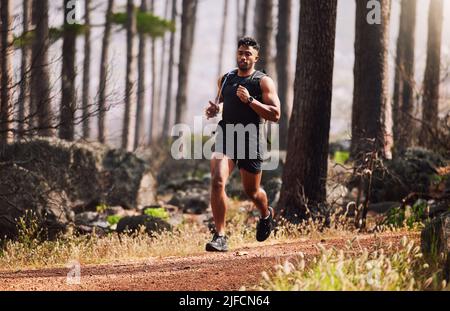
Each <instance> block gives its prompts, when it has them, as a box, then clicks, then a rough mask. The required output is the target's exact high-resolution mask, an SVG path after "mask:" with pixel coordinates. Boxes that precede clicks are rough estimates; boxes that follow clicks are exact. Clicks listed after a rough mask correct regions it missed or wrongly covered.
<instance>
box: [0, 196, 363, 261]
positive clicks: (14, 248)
mask: <svg viewBox="0 0 450 311" xmlns="http://www.w3.org/2000/svg"><path fill="white" fill-rule="evenodd" d="M257 216H258V214H257V213H255V212H254V209H253V208H252V206H251V204H250V203H248V202H244V203H242V202H238V201H232V202H231V203H230V206H229V210H228V212H227V233H228V235H229V237H230V240H229V244H230V248H231V249H237V248H241V247H245V246H251V245H252V244H254V243H255V234H256V229H255V227H256V221H257ZM27 223H29V222H27ZM37 230H38V229H37V227H35V226H34V225H33V223H32V222H31V223H29V224H28V225H25V222H22V227H21V228H20V232H21V234H20V237H19V241H9V242H6V244H5V245H4V247H3V248H2V249H1V250H0V270H19V269H34V268H42V267H63V266H65V265H66V264H67V262H69V261H72V260H76V261H78V262H80V263H81V264H84V265H86V264H107V263H119V262H120V263H126V262H136V261H144V260H146V259H148V258H151V257H168V256H188V255H194V254H199V253H203V252H204V245H205V243H206V242H207V241H209V240H210V239H211V233H210V232H209V231H208V229H207V228H206V226H200V225H198V224H195V223H194V224H193V223H183V224H181V225H179V226H178V227H177V228H175V229H174V230H173V231H172V232H163V233H161V234H157V235H154V236H148V235H147V234H145V233H144V232H143V231H142V232H140V233H136V234H134V235H122V236H120V237H119V236H118V235H117V234H109V235H107V236H106V237H97V236H96V235H95V234H94V235H88V236H77V235H75V234H73V233H72V232H68V233H66V234H65V235H63V236H61V237H60V238H58V239H57V240H56V241H44V242H41V241H39V237H38V236H39V233H38V232H37ZM354 235H355V231H354V229H353V227H352V223H351V222H350V221H348V220H347V219H346V218H345V215H340V216H335V217H332V221H331V224H330V226H329V227H324V225H323V224H322V223H321V222H320V221H317V220H316V221H312V220H311V221H309V222H307V223H304V224H301V225H297V226H295V225H292V224H288V223H284V224H282V225H281V226H280V227H279V229H278V231H277V234H276V235H275V236H274V237H272V238H271V239H270V240H269V241H268V242H265V243H266V244H276V243H283V242H289V241H295V240H298V239H300V238H302V239H304V238H312V239H326V238H331V237H344V238H345V237H348V238H350V237H351V236H354Z"/></svg>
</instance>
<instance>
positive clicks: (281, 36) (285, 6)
mask: <svg viewBox="0 0 450 311" xmlns="http://www.w3.org/2000/svg"><path fill="white" fill-rule="evenodd" d="M291 10H292V0H279V2H278V33H277V59H276V65H277V76H278V95H279V97H280V101H281V118H280V149H281V150H286V148H287V139H288V136H289V135H288V127H289V115H290V109H289V107H290V106H291V105H290V96H289V94H290V92H289V90H290V86H291V37H292V36H291V18H292V14H291Z"/></svg>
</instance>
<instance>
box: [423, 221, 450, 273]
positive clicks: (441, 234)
mask: <svg viewBox="0 0 450 311" xmlns="http://www.w3.org/2000/svg"><path fill="white" fill-rule="evenodd" d="M421 238H422V239H421V246H422V252H423V253H424V254H425V256H426V258H428V259H431V260H433V261H434V260H436V259H437V260H438V261H440V262H442V264H443V265H444V271H445V275H446V279H447V281H450V212H446V213H444V214H442V215H440V216H439V217H437V218H435V219H433V220H431V222H430V223H428V224H427V225H426V226H425V228H424V229H423V231H422V235H421ZM441 254H442V255H443V258H441V257H440V255H441Z"/></svg>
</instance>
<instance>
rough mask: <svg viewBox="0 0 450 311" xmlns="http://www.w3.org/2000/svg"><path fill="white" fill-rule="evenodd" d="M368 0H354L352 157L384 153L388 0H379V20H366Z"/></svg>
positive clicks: (360, 157)
mask: <svg viewBox="0 0 450 311" xmlns="http://www.w3.org/2000/svg"><path fill="white" fill-rule="evenodd" d="M367 2H368V0H361V1H356V29H355V31H356V32H355V66H354V90H353V108H352V148H351V154H352V157H353V158H354V159H356V160H357V159H362V158H364V155H365V153H367V152H372V151H377V152H378V153H379V154H380V156H382V157H384V156H385V155H386V141H387V139H386V136H387V134H388V129H387V123H386V121H387V120H386V116H387V115H388V112H387V110H386V109H387V108H388V91H389V86H388V81H389V80H388V45H389V20H390V8H391V0H382V1H380V4H381V23H380V24H369V23H368V22H367V15H368V14H369V9H368V8H367Z"/></svg>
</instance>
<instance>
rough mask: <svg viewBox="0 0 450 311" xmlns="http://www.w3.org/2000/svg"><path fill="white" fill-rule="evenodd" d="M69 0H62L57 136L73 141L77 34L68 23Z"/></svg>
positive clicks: (70, 9) (69, 12) (75, 106)
mask: <svg viewBox="0 0 450 311" xmlns="http://www.w3.org/2000/svg"><path fill="white" fill-rule="evenodd" d="M70 3H71V0H64V26H63V27H64V29H63V51H62V72H61V77H62V80H61V82H62V90H61V91H62V97H61V106H60V128H59V138H61V139H65V140H68V141H73V140H74V138H75V111H76V109H77V104H76V98H75V78H76V72H75V45H76V39H77V34H76V32H75V29H74V27H73V25H71V24H69V23H68V18H69V16H70V15H71V14H72V13H71V11H72V10H73V8H71V7H70Z"/></svg>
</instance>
